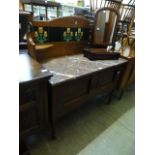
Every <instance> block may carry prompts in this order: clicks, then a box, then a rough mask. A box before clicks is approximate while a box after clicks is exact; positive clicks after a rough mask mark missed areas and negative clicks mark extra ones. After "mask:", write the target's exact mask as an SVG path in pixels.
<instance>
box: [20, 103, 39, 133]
mask: <svg viewBox="0 0 155 155" xmlns="http://www.w3.org/2000/svg"><path fill="white" fill-rule="evenodd" d="M39 121H40V118H39V111H38V108H37V107H36V106H35V105H33V106H31V107H30V108H29V109H27V110H25V111H22V112H20V114H19V131H20V133H21V134H22V132H26V131H29V130H31V129H33V128H35V127H37V126H39Z"/></svg>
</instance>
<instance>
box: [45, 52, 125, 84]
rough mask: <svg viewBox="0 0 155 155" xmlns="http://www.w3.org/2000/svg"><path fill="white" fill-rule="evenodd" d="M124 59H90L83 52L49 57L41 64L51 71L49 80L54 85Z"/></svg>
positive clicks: (120, 62)
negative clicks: (49, 58) (51, 75)
mask: <svg viewBox="0 0 155 155" xmlns="http://www.w3.org/2000/svg"><path fill="white" fill-rule="evenodd" d="M126 61H127V60H125V59H123V58H119V59H118V60H96V61H91V60H89V59H88V58H86V57H84V56H83V54H77V55H71V56H64V57H59V58H54V59H51V60H49V61H48V62H46V63H43V66H44V67H45V68H46V69H48V70H49V71H50V72H51V73H53V77H52V78H51V79H50V82H51V84H52V85H55V84H58V83H61V82H64V81H66V80H71V79H75V78H77V77H80V76H84V75H87V74H90V73H93V72H96V71H98V70H103V69H106V68H109V67H112V66H117V65H120V64H122V63H125V62H126Z"/></svg>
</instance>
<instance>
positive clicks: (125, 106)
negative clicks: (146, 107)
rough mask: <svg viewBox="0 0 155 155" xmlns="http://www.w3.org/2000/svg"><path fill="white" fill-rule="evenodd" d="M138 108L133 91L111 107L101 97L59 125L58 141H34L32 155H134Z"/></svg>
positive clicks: (37, 139) (36, 139) (32, 141)
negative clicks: (136, 110) (135, 122)
mask: <svg viewBox="0 0 155 155" xmlns="http://www.w3.org/2000/svg"><path fill="white" fill-rule="evenodd" d="M134 104H135V92H134V88H133V87H130V88H128V90H127V91H126V92H125V93H124V95H123V97H122V99H121V100H118V99H117V98H116V97H114V98H113V99H112V102H111V104H110V105H106V104H105V100H104V97H102V96H98V97H96V98H94V99H92V100H90V101H88V103H87V104H85V105H84V106H82V107H80V108H79V109H77V110H76V111H74V112H72V113H70V114H69V115H67V116H65V117H63V119H61V120H60V121H59V122H57V124H56V131H57V139H56V140H51V139H50V138H49V133H48V132H47V134H46V135H45V134H42V135H40V136H38V137H35V138H34V137H31V138H30V139H29V141H28V143H29V148H30V152H31V155H76V154H78V155H134V116H135V115H134ZM34 139H35V140H34Z"/></svg>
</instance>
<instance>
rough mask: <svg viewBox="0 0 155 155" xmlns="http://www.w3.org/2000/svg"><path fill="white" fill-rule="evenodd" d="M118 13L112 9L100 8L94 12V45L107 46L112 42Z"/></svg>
mask: <svg viewBox="0 0 155 155" xmlns="http://www.w3.org/2000/svg"><path fill="white" fill-rule="evenodd" d="M117 18H118V14H117V12H116V11H115V10H114V9H110V8H102V9H99V10H98V11H97V13H96V21H95V27H94V45H100V46H102V45H103V46H108V45H111V44H112V42H113V35H114V30H115V26H116V22H117Z"/></svg>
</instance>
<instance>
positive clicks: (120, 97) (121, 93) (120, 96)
mask: <svg viewBox="0 0 155 155" xmlns="http://www.w3.org/2000/svg"><path fill="white" fill-rule="evenodd" d="M123 94H124V90H121V91H120V92H119V96H118V99H119V100H121V99H122V96H123Z"/></svg>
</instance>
